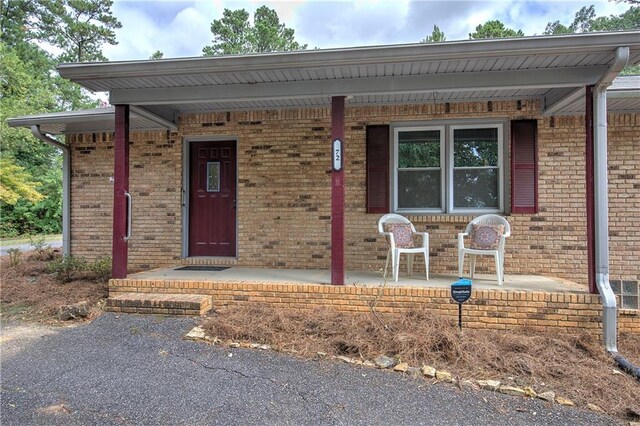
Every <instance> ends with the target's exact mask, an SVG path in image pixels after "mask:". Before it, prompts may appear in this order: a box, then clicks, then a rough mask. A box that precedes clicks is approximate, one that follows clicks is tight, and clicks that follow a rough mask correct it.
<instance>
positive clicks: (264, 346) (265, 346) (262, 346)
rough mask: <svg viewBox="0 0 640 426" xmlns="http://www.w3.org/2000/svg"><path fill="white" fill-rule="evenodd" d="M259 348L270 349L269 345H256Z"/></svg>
mask: <svg viewBox="0 0 640 426" xmlns="http://www.w3.org/2000/svg"><path fill="white" fill-rule="evenodd" d="M258 347H259V348H260V350H262V351H270V350H271V345H260V346H258Z"/></svg>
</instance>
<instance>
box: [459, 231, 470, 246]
mask: <svg viewBox="0 0 640 426" xmlns="http://www.w3.org/2000/svg"><path fill="white" fill-rule="evenodd" d="M468 236H469V234H468V233H466V232H459V233H458V249H461V248H464V237H468Z"/></svg>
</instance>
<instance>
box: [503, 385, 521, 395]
mask: <svg viewBox="0 0 640 426" xmlns="http://www.w3.org/2000/svg"><path fill="white" fill-rule="evenodd" d="M498 392H500V393H503V394H505V395H513V396H526V395H527V393H526V392H525V390H524V389H522V388H517V387H515V386H504V385H503V386H500V387H499V388H498Z"/></svg>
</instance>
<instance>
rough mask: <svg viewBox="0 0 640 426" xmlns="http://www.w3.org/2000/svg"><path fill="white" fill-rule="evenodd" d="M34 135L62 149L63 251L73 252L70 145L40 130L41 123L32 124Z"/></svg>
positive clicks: (66, 254) (67, 254)
mask: <svg viewBox="0 0 640 426" xmlns="http://www.w3.org/2000/svg"><path fill="white" fill-rule="evenodd" d="M31 133H33V136H35V137H36V138H38V139H40V140H41V141H43V142H46V143H48V144H49V145H53V146H55V147H56V148H59V149H61V150H62V252H63V254H64V255H65V256H69V255H70V254H71V161H70V160H71V155H70V151H69V146H68V145H65V144H63V143H60V142H58V141H57V140H55V139H53V138H52V137H51V136H48V135H46V134H44V133H42V132H41V131H40V126H39V125H33V126H31Z"/></svg>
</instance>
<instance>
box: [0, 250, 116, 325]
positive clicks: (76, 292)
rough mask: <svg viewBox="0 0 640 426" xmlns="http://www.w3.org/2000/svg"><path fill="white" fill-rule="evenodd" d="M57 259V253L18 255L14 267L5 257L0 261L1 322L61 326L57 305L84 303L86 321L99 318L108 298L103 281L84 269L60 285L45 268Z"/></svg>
mask: <svg viewBox="0 0 640 426" xmlns="http://www.w3.org/2000/svg"><path fill="white" fill-rule="evenodd" d="M59 256H61V254H60V252H59V250H57V251H56V250H52V251H47V252H43V253H38V252H37V251H31V252H26V253H22V254H21V256H20V261H19V263H18V264H17V265H15V264H12V263H11V260H10V257H9V256H2V257H1V258H0V315H1V316H2V318H3V319H5V320H26V321H35V322H40V323H47V324H63V323H66V322H63V321H59V320H58V309H59V307H60V306H61V305H70V304H74V303H78V302H82V301H86V302H87V304H88V306H89V317H88V318H87V320H91V319H92V318H94V317H96V316H97V315H100V313H101V312H102V306H103V305H104V300H105V299H106V298H107V296H108V287H107V280H106V279H104V278H101V279H99V278H97V277H96V275H95V273H93V272H91V271H89V270H87V271H80V272H76V273H75V274H74V275H73V279H72V280H71V281H70V282H66V283H61V282H59V281H58V280H57V279H56V274H54V273H51V272H50V271H49V270H48V268H47V265H48V264H50V263H51V262H52V261H53V260H54V259H56V258H59Z"/></svg>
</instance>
